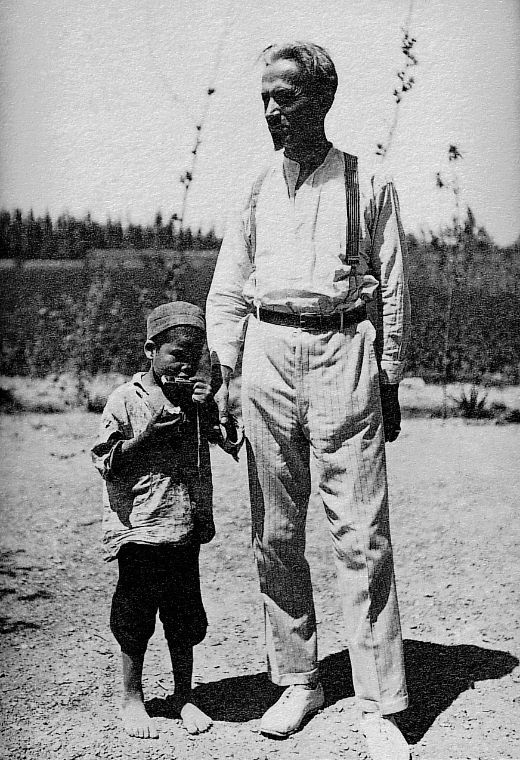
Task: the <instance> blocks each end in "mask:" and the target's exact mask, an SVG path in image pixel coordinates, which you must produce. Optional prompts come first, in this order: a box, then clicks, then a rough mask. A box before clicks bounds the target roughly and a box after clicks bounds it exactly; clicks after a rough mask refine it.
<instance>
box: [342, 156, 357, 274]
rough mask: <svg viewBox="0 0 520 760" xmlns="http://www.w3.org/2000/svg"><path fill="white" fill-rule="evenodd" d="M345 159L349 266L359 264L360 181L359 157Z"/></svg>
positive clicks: (346, 157)
mask: <svg viewBox="0 0 520 760" xmlns="http://www.w3.org/2000/svg"><path fill="white" fill-rule="evenodd" d="M343 156H344V158H345V196H346V199H347V264H350V265H351V266H353V267H355V266H356V265H357V264H359V181H358V168H357V163H358V162H357V156H352V155H351V154H350V153H344V154H343Z"/></svg>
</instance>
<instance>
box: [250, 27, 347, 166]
mask: <svg viewBox="0 0 520 760" xmlns="http://www.w3.org/2000/svg"><path fill="white" fill-rule="evenodd" d="M262 59H263V61H264V63H265V68H264V71H263V76H262V100H263V101H264V112H265V117H266V120H267V125H268V127H269V131H270V132H271V136H272V138H273V142H274V144H275V148H276V149H278V148H281V147H285V148H286V150H287V151H288V152H289V154H290V150H291V148H293V149H296V151H297V150H298V148H299V147H304V148H305V146H311V145H312V144H313V143H315V142H318V141H319V140H323V138H324V121H325V116H326V115H327V112H328V111H329V109H330V107H331V105H332V103H333V101H334V96H335V94H336V89H337V86H338V77H337V74H336V69H335V67H334V64H333V62H332V60H331V58H330V55H329V54H328V53H327V51H326V50H324V48H322V47H320V46H319V45H314V44H312V43H307V42H294V43H285V44H282V45H271V46H269V47H268V48H266V49H265V50H264V51H263V53H262Z"/></svg>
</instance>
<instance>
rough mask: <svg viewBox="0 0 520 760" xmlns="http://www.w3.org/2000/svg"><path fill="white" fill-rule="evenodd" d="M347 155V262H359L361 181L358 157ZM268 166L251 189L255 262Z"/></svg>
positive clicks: (252, 255) (253, 256)
mask: <svg viewBox="0 0 520 760" xmlns="http://www.w3.org/2000/svg"><path fill="white" fill-rule="evenodd" d="M343 156H344V157H345V196H346V201H347V230H346V232H347V264H349V265H350V266H356V264H359V182H358V169H357V164H358V161H357V157H356V156H352V155H351V154H350V153H344V154H343ZM268 171H269V167H266V168H265V169H264V170H263V171H262V172H261V174H259V176H258V177H257V178H256V180H255V181H254V183H253V187H252V190H251V199H250V202H249V243H250V245H249V258H250V259H251V263H252V264H254V261H255V253H256V206H257V203H258V196H259V195H260V190H261V189H262V184H263V182H264V179H265V178H266V176H267V172H268Z"/></svg>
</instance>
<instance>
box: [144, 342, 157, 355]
mask: <svg viewBox="0 0 520 760" xmlns="http://www.w3.org/2000/svg"><path fill="white" fill-rule="evenodd" d="M156 351H157V346H156V345H155V343H154V342H153V340H147V341H146V343H145V344H144V355H145V356H146V358H147V359H150V360H151V359H153V357H154V356H155V352H156Z"/></svg>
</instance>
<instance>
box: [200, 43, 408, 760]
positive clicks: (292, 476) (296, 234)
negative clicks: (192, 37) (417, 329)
mask: <svg viewBox="0 0 520 760" xmlns="http://www.w3.org/2000/svg"><path fill="white" fill-rule="evenodd" d="M263 56H264V63H265V68H264V70H263V77H262V99H263V102H264V110H265V117H266V120H267V125H268V127H269V130H270V132H271V136H272V138H273V142H274V145H275V148H276V149H280V148H283V152H282V151H281V150H280V152H278V153H275V156H274V160H273V162H272V164H271V165H270V166H269V168H268V169H267V170H266V171H265V172H263V173H262V175H261V176H260V177H259V178H258V180H257V181H256V182H255V183H254V186H253V188H252V191H251V193H250V195H249V198H248V202H247V204H246V207H245V209H243V211H242V213H241V215H240V217H239V218H238V220H237V221H236V223H235V224H232V225H230V226H229V227H228V229H227V232H226V235H225V238H224V242H223V244H222V249H221V251H220V255H219V258H218V262H217V266H216V269H215V275H214V278H213V282H212V285H211V289H210V293H209V296H208V302H207V319H208V342H209V346H210V350H211V351H212V356H213V359H214V361H215V362H218V363H219V364H220V367H221V374H222V380H223V384H222V387H221V388H220V390H219V391H218V393H217V395H216V401H217V403H218V405H219V410H220V416H221V420H225V419H226V418H227V408H228V397H229V390H228V386H229V379H230V377H231V375H232V373H233V370H234V367H235V363H236V361H237V357H238V354H239V351H240V348H241V343H242V340H243V334H244V328H245V324H246V322H247V333H246V337H245V345H244V356H243V368H242V407H243V417H244V425H245V430H246V439H247V448H248V467H249V486H250V495H251V508H252V523H253V545H254V552H255V556H256V561H257V566H258V572H259V577H260V587H261V592H262V596H263V601H264V607H265V617H266V645H267V657H268V667H269V675H270V677H271V679H272V680H273V681H274V682H275V683H277V684H279V685H283V686H288V687H289V688H288V689H286V691H285V692H284V693H283V694H282V696H281V698H280V699H279V701H278V702H277V703H276V704H275V705H273V706H272V707H271V708H270V709H269V710H268V711H267V712H266V713H265V715H264V716H263V718H262V721H261V726H260V730H261V731H262V733H264V734H267V735H273V736H278V737H285V736H288V735H289V734H291V733H293V732H294V731H296V730H298V728H300V726H301V725H302V723H303V721H304V720H305V719H306V718H307V717H308V716H309V715H311V714H313V713H314V712H316V711H317V710H319V709H320V708H321V707H322V706H323V704H324V694H323V688H322V686H321V684H320V681H319V673H318V666H317V638H316V620H315V614H314V605H313V597H312V587H311V580H310V574H309V567H308V565H307V562H306V560H305V557H304V552H305V521H306V512H307V505H308V501H309V496H310V493H311V482H310V472H309V460H310V455H312V457H313V459H314V462H315V464H316V466H317V472H318V477H319V482H318V489H319V492H320V495H321V497H322V500H323V503H324V506H325V511H326V515H327V518H328V520H329V523H330V531H331V535H332V542H333V548H334V553H335V559H336V562H337V570H338V579H339V585H340V590H341V595H342V601H343V607H344V612H345V623H346V633H347V637H348V643H349V651H350V659H351V663H352V674H353V681H354V687H355V691H356V696H357V697H358V700H359V703H360V707H361V711H362V716H363V717H362V721H361V725H362V728H363V732H364V734H365V737H366V739H367V743H368V747H369V750H370V752H371V755H372V757H373V758H374V760H382V759H383V758H384V760H408V758H409V749H408V745H407V743H406V741H405V739H404V737H403V736H402V734H401V732H400V731H399V729H398V727H397V726H396V724H395V722H394V719H393V717H392V715H393V714H394V713H396V712H399V711H401V710H403V709H404V708H405V707H406V706H407V699H408V698H407V693H406V684H405V675H404V665H403V651H402V639H401V630H400V622H399V612H398V606H397V597H396V591H395V584H394V572H393V559H392V547H391V542H390V532H389V524H388V499H387V479H386V464H385V450H384V441H385V437H386V440H388V441H393V440H395V438H396V437H397V436H398V434H399V430H400V411H399V403H398V399H397V388H398V382H399V379H400V376H401V372H402V363H403V357H404V348H405V344H406V335H407V330H408V326H409V298H408V291H407V285H406V276H405V265H404V261H403V257H404V241H403V234H402V228H401V224H400V220H399V209H398V200H397V196H396V193H395V190H394V188H393V186H392V184H391V183H390V184H386V185H385V186H384V187H383V188H382V189H381V190H380V191H379V192H377V193H375V192H374V193H373V197H372V199H371V201H370V205H369V208H368V209H367V212H366V218H365V226H366V229H365V228H363V229H362V228H361V226H360V224H359V210H358V201H359V198H358V182H357V171H356V163H357V162H356V159H355V158H354V157H353V156H349V155H348V154H343V153H341V152H340V151H339V150H338V149H336V148H335V147H333V146H332V145H331V144H330V143H329V142H328V140H327V138H326V135H325V128H324V122H325V116H326V114H327V112H328V110H329V109H330V107H331V105H332V102H333V100H334V96H335V92H336V87H337V76H336V71H335V68H334V64H333V63H332V61H331V59H330V56H329V55H328V53H327V52H326V51H325V50H324V49H323V48H321V47H319V46H317V45H313V44H307V43H294V44H287V45H278V46H271V47H269V48H267V49H266V50H265V51H264V53H263ZM358 239H359V240H358ZM379 284H380V293H381V295H380V301H381V308H380V310H379V313H380V318H381V319H380V321H381V340H382V353H381V356H380V360H379V361H378V360H377V359H376V355H375V351H374V341H375V337H376V330H375V329H374V327H373V325H372V323H371V322H370V321H368V320H367V317H366V315H367V311H366V309H367V304H369V303H370V302H373V303H376V301H377V299H376V296H377V289H378V285H379ZM248 315H249V316H248ZM246 317H247V319H246ZM375 321H377V320H375ZM383 419H384V428H383Z"/></svg>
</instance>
